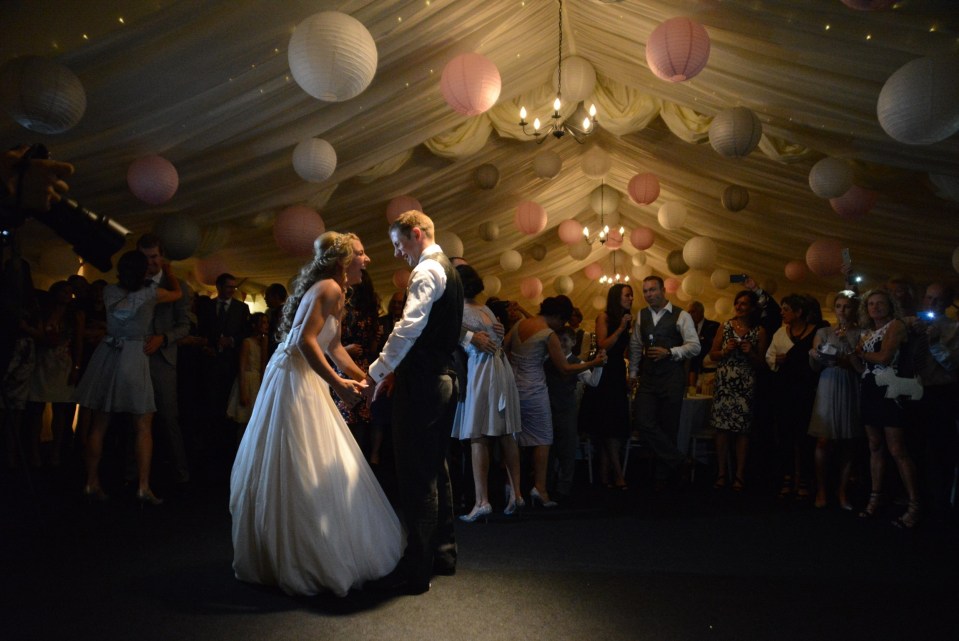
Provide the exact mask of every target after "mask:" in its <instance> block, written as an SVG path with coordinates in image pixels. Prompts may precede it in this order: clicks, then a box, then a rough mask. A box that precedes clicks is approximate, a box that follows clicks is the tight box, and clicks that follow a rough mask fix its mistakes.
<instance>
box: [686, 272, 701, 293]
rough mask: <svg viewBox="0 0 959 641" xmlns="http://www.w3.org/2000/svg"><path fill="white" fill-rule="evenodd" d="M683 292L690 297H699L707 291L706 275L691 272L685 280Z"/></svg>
mask: <svg viewBox="0 0 959 641" xmlns="http://www.w3.org/2000/svg"><path fill="white" fill-rule="evenodd" d="M682 290H683V291H684V292H686V293H687V294H689V295H690V296H699V295H700V294H702V293H703V292H704V291H706V275H705V274H704V273H702V272H700V271H691V272H689V273H688V274H686V278H684V279H683V285H682Z"/></svg>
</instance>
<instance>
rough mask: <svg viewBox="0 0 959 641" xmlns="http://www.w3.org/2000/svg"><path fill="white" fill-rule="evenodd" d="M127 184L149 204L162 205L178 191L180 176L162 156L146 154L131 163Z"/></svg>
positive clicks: (138, 196)
mask: <svg viewBox="0 0 959 641" xmlns="http://www.w3.org/2000/svg"><path fill="white" fill-rule="evenodd" d="M127 185H128V186H129V187H130V191H131V192H132V193H133V195H134V196H136V197H137V198H139V199H140V200H142V201H143V202H145V203H146V204H148V205H162V204H163V203H165V202H167V201H168V200H170V199H171V198H173V194H175V193H176V190H177V187H179V186H180V176H179V174H177V171H176V167H174V166H173V163H171V162H170V161H169V160H167V159H166V158H163V157H162V156H144V157H142V158H137V159H136V160H134V161H133V162H132V163H130V167H129V169H127Z"/></svg>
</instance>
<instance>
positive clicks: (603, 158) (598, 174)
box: [579, 145, 613, 180]
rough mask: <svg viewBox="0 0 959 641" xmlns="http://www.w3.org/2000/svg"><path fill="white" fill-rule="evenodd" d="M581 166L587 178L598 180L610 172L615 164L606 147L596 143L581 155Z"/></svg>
mask: <svg viewBox="0 0 959 641" xmlns="http://www.w3.org/2000/svg"><path fill="white" fill-rule="evenodd" d="M579 166H580V169H582V170H583V173H584V174H586V177H587V178H594V179H597V180H598V179H600V178H602V177H603V176H605V175H606V174H607V173H609V170H610V169H611V168H612V166H613V159H612V158H610V156H609V154H608V153H607V152H606V150H605V149H603V148H602V147H599V146H598V145H594V146H592V147H590V148H589V149H587V150H586V151H585V153H583V155H582V156H580V158H579Z"/></svg>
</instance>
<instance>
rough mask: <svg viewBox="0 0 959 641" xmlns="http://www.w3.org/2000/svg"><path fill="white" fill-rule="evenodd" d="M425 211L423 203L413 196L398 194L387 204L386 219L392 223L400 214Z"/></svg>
mask: <svg viewBox="0 0 959 641" xmlns="http://www.w3.org/2000/svg"><path fill="white" fill-rule="evenodd" d="M413 210H415V211H423V205H421V204H420V201H418V200H416V199H415V198H413V197H412V196H406V195H404V196H397V197H396V198H394V199H393V200H391V201H390V202H389V204H387V205H386V220H387V221H389V223H390V224H391V225H392V224H393V223H394V222H396V219H397V218H399V217H400V214H405V213H406V212H408V211H413Z"/></svg>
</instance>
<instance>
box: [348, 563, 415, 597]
mask: <svg viewBox="0 0 959 641" xmlns="http://www.w3.org/2000/svg"><path fill="white" fill-rule="evenodd" d="M363 588H364V589H367V590H371V591H373V592H385V593H389V594H410V595H415V594H423V593H424V592H429V589H430V582H429V581H426V582H420V581H413V580H411V579H410V578H409V577H408V576H406V573H405V572H403V571H401V570H400V569H399V568H397V569H395V570H393V571H392V572H390V573H389V574H387V575H386V576H381V577H380V578H378V579H373V580H372V581H367V582H366V583H365V584H364V585H363Z"/></svg>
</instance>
